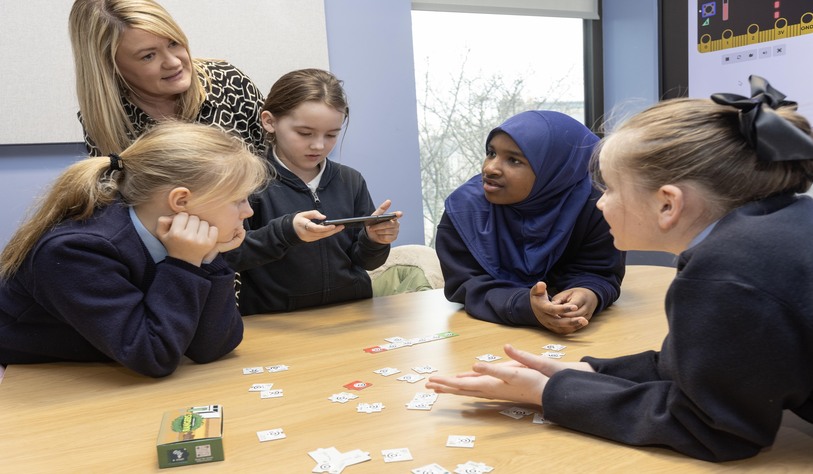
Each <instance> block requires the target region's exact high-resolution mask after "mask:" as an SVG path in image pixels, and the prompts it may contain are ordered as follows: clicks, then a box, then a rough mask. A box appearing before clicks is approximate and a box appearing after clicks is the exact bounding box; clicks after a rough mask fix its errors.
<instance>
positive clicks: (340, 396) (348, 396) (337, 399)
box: [328, 392, 359, 403]
mask: <svg viewBox="0 0 813 474" xmlns="http://www.w3.org/2000/svg"><path fill="white" fill-rule="evenodd" d="M358 397H359V396H358V395H356V394H353V393H348V392H341V393H334V394H333V395H331V396H330V397H329V398H328V400H330V401H331V402H334V403H347V402H348V401H350V400H353V399H355V398H358Z"/></svg>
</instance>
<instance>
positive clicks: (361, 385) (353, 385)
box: [344, 380, 372, 390]
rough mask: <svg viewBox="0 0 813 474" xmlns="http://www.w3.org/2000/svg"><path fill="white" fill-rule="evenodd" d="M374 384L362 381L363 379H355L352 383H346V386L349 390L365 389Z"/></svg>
mask: <svg viewBox="0 0 813 474" xmlns="http://www.w3.org/2000/svg"><path fill="white" fill-rule="evenodd" d="M371 385H372V384H371V383H369V382H362V381H361V380H354V381H352V382H350V383H346V384H344V388H346V389H348V390H364V389H365V388H367V387H369V386H371Z"/></svg>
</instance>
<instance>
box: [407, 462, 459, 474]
mask: <svg viewBox="0 0 813 474" xmlns="http://www.w3.org/2000/svg"><path fill="white" fill-rule="evenodd" d="M412 474H452V473H451V472H449V471H447V470H446V469H444V468H443V466H441V465H440V464H437V463H432V464H427V465H426V466H421V467H416V468H415V469H413V470H412Z"/></svg>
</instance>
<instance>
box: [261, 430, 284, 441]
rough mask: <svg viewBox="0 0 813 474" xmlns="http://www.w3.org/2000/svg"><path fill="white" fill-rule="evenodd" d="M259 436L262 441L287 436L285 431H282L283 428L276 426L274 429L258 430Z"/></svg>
mask: <svg viewBox="0 0 813 474" xmlns="http://www.w3.org/2000/svg"><path fill="white" fill-rule="evenodd" d="M257 437H258V438H259V439H260V442H261V443H262V442H265V441H273V440H275V439H282V438H285V433H284V432H283V431H282V428H274V429H273V430H265V431H258V432H257Z"/></svg>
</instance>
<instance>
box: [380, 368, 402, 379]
mask: <svg viewBox="0 0 813 474" xmlns="http://www.w3.org/2000/svg"><path fill="white" fill-rule="evenodd" d="M373 372H375V373H376V374H379V375H383V376H384V377H389V376H390V375H392V374H397V373H399V372H401V371H400V370H398V369H396V368H395V367H384V368H383V369H378V370H374V371H373Z"/></svg>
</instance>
